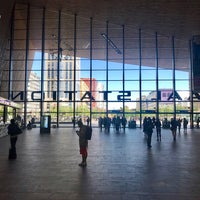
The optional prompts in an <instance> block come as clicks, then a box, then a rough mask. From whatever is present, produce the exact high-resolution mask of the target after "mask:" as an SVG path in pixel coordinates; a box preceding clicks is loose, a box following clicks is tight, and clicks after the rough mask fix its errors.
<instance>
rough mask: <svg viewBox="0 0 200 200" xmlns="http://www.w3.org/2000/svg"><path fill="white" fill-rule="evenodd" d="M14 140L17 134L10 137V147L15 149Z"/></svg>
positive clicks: (15, 140)
mask: <svg viewBox="0 0 200 200" xmlns="http://www.w3.org/2000/svg"><path fill="white" fill-rule="evenodd" d="M16 142H17V136H11V137H10V145H11V149H15V148H16Z"/></svg>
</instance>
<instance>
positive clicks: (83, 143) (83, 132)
mask: <svg viewBox="0 0 200 200" xmlns="http://www.w3.org/2000/svg"><path fill="white" fill-rule="evenodd" d="M77 124H78V126H79V130H77V131H76V133H77V135H78V136H79V148H80V154H81V155H82V162H81V163H80V164H79V166H81V167H85V166H86V165H87V156H88V152H87V148H88V139H87V137H86V136H87V126H85V125H83V122H82V121H81V120H79V121H78V122H77Z"/></svg>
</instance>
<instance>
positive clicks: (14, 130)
mask: <svg viewBox="0 0 200 200" xmlns="http://www.w3.org/2000/svg"><path fill="white" fill-rule="evenodd" d="M20 133H22V130H21V129H20V128H19V126H18V125H17V123H16V122H15V120H14V119H11V120H10V124H9V125H8V135H10V146H11V147H10V149H9V157H8V158H9V159H16V158H17V153H16V143H17V136H18V135H19V134H20Z"/></svg>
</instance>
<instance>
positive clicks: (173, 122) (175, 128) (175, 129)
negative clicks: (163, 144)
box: [170, 118, 177, 141]
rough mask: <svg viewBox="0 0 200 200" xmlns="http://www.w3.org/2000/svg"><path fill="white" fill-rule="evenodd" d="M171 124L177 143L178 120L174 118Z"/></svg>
mask: <svg viewBox="0 0 200 200" xmlns="http://www.w3.org/2000/svg"><path fill="white" fill-rule="evenodd" d="M170 124H171V127H170V129H171V131H172V136H173V139H174V141H176V132H177V121H176V118H172V119H171V122H170Z"/></svg>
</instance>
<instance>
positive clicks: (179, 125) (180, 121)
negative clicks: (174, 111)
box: [177, 118, 182, 134]
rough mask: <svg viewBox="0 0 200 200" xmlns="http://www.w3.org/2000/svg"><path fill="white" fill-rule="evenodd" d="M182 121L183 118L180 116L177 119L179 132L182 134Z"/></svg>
mask: <svg viewBox="0 0 200 200" xmlns="http://www.w3.org/2000/svg"><path fill="white" fill-rule="evenodd" d="M181 123H182V120H181V119H180V118H179V119H178V120H177V126H178V133H179V134H180V133H181Z"/></svg>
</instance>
